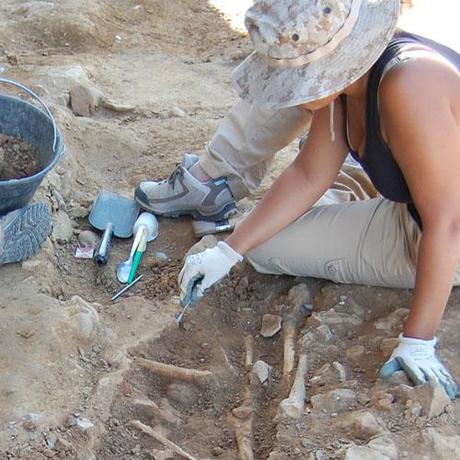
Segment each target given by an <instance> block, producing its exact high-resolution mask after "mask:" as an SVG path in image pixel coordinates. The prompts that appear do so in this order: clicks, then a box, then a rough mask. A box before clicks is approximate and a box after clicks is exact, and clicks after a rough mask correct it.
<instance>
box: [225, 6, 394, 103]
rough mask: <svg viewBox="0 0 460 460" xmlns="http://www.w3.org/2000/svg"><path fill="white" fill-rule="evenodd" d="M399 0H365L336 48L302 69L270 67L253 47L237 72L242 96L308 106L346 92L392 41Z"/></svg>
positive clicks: (234, 75) (234, 73)
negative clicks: (355, 18)
mask: <svg viewBox="0 0 460 460" xmlns="http://www.w3.org/2000/svg"><path fill="white" fill-rule="evenodd" d="M398 15H399V0H365V1H363V2H362V5H361V8H360V11H359V16H358V20H357V21H356V24H355V25H354V27H353V30H352V31H351V33H350V35H348V36H347V37H346V38H345V39H344V40H343V41H342V42H341V43H340V44H339V45H338V46H337V48H335V49H334V50H333V51H332V52H330V53H329V54H327V55H326V56H324V57H322V58H320V59H318V60H317V61H315V62H312V63H309V64H306V65H304V66H301V67H294V68H292V67H291V68H290V67H284V68H275V67H271V66H270V65H269V64H267V62H266V61H265V60H264V59H263V57H262V56H261V55H260V54H259V53H258V52H257V51H254V52H253V53H252V54H250V55H249V56H248V57H247V58H246V59H245V60H244V61H243V62H242V63H241V64H240V65H239V66H238V67H237V68H236V69H235V70H234V71H233V75H232V77H233V82H234V85H235V88H236V90H237V92H238V94H239V96H240V97H241V98H242V99H244V100H246V101H248V102H251V103H255V104H257V105H262V106H264V107H268V108H279V109H281V108H285V107H292V106H295V105H300V104H306V103H308V102H312V101H315V100H318V99H322V98H324V97H328V96H330V95H332V94H335V93H337V92H340V91H342V90H344V89H345V88H346V87H347V86H349V85H350V84H351V83H353V82H354V81H356V80H358V79H359V78H361V77H362V76H363V75H364V74H365V73H366V72H367V71H368V70H369V69H370V68H371V67H372V65H373V64H374V63H375V62H376V61H377V59H378V58H379V57H380V56H381V54H382V53H383V51H384V50H385V48H386V46H387V45H388V43H389V42H390V40H391V39H392V37H393V35H394V32H395V29H396V24H397V21H398Z"/></svg>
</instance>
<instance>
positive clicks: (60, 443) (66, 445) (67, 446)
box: [56, 437, 73, 452]
mask: <svg viewBox="0 0 460 460" xmlns="http://www.w3.org/2000/svg"><path fill="white" fill-rule="evenodd" d="M56 450H57V451H58V452H62V451H66V450H73V447H72V444H71V443H70V442H69V441H67V440H66V439H64V438H61V437H58V439H57V442H56Z"/></svg>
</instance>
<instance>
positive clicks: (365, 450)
mask: <svg viewBox="0 0 460 460" xmlns="http://www.w3.org/2000/svg"><path fill="white" fill-rule="evenodd" d="M345 460H388V457H387V456H386V455H383V454H381V453H380V452H378V451H376V450H374V449H371V448H370V447H367V446H352V447H350V448H349V449H348V450H347V453H346V454H345Z"/></svg>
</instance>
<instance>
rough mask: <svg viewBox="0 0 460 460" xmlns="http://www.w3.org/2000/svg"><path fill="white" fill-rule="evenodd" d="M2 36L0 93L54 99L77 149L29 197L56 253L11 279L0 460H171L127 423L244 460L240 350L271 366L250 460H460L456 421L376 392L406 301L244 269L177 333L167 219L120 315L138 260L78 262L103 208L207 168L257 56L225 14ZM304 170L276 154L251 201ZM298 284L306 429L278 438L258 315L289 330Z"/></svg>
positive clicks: (60, 15) (30, 6) (39, 15)
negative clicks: (240, 78) (204, 159)
mask: <svg viewBox="0 0 460 460" xmlns="http://www.w3.org/2000/svg"><path fill="white" fill-rule="evenodd" d="M446 1H448V0H446ZM421 3H422V0H421ZM454 3H455V2H454ZM213 4H215V5H219V4H220V6H222V7H225V2H222V1H217V0H216V1H215V2H214V3H213ZM227 6H228V5H227ZM424 8H426V6H424ZM414 11H415V10H414ZM423 11H426V10H423ZM414 14H415V13H414ZM423 14H424V15H425V16H424V17H426V14H427V13H426V12H424V13H423ZM411 21H414V19H413V18H412V19H411ZM0 22H1V27H0V48H1V50H2V51H3V54H2V56H1V57H0V65H1V66H2V67H4V68H5V69H6V70H5V73H4V76H6V77H7V78H10V79H14V80H18V81H20V82H22V83H25V84H27V85H29V86H30V87H31V88H32V89H34V90H35V91H36V92H37V93H38V94H39V95H41V96H42V97H43V98H44V100H46V102H47V103H48V104H49V105H50V108H51V110H52V112H53V113H54V115H55V116H56V119H57V121H58V124H59V127H60V129H61V131H62V134H63V137H64V140H65V144H66V146H67V154H66V156H65V158H63V160H62V161H61V163H60V164H59V166H58V167H57V168H56V169H55V170H54V171H53V172H52V173H51V174H50V175H49V176H48V178H47V179H46V181H45V182H44V183H43V184H42V186H41V188H40V190H39V192H38V194H37V196H36V199H45V200H47V201H48V202H49V203H50V204H51V205H52V206H53V210H54V218H55V226H54V231H53V235H52V236H51V238H50V240H49V241H48V242H47V244H46V245H45V248H44V249H43V250H42V251H41V252H40V254H39V255H37V256H36V257H34V258H33V259H31V260H30V261H27V262H25V263H23V264H18V265H14V266H8V267H2V268H0V279H1V283H0V372H1V374H0V376H1V377H0V458H1V459H3V458H26V459H34V460H35V459H42V458H52V457H56V458H62V459H81V460H83V459H84V460H86V459H87V460H89V459H103V460H106V459H107V460H108V459H134V458H136V459H138V458H141V459H152V458H153V459H160V458H180V457H177V455H176V457H174V456H173V455H172V454H171V453H168V450H167V449H165V448H164V446H162V445H161V444H159V443H158V442H157V441H154V440H153V439H152V438H151V437H149V436H148V435H145V434H141V433H140V432H139V430H137V429H134V428H133V427H132V426H130V425H129V422H130V421H131V420H133V419H136V420H140V421H141V422H142V423H144V424H145V425H146V426H153V427H154V428H155V429H156V430H157V431H159V432H161V433H163V434H164V435H165V436H167V437H168V438H169V439H171V440H172V441H174V442H176V443H177V444H179V445H180V446H182V448H183V449H185V450H186V451H187V452H189V453H191V454H193V455H194V456H195V457H197V458H200V459H204V458H221V459H236V458H238V448H237V444H236V442H235V436H234V433H233V426H234V425H233V424H232V423H231V420H230V419H229V414H230V413H231V411H232V409H234V408H235V407H237V406H240V405H241V403H242V401H243V396H244V394H243V392H244V387H245V384H246V380H247V378H246V376H245V368H244V366H243V365H242V356H243V353H244V340H243V337H244V336H245V335H248V334H250V335H252V336H253V337H254V342H255V355H256V356H255V359H256V360H257V359H260V360H263V361H264V362H266V363H267V364H269V365H270V366H271V372H270V377H269V379H268V383H266V384H265V385H256V384H253V385H252V386H251V387H252V391H253V392H254V407H255V416H254V423H253V430H254V436H253V442H254V458H256V459H265V458H268V457H269V455H270V453H271V456H270V458H271V459H272V460H273V459H285V458H286V459H287V458H289V459H291V458H292V459H297V458H298V459H304V458H311V459H329V458H331V459H333V458H347V459H348V460H353V459H355V460H356V459H358V458H359V459H361V458H362V459H366V460H367V459H381V460H385V459H389V458H417V459H430V460H431V459H446V460H451V459H455V458H460V428H459V423H460V406H459V404H458V403H457V402H454V403H453V404H451V405H448V406H447V407H445V408H444V406H443V409H442V410H441V412H442V413H441V415H437V416H433V417H431V416H429V415H428V413H427V412H428V411H429V408H428V409H427V406H426V405H424V404H425V402H426V400H427V399H428V400H429V401H431V399H430V398H429V397H427V396H426V395H425V396H423V395H421V394H414V393H413V392H412V390H410V389H408V388H407V387H405V386H401V383H407V382H405V381H404V379H403V377H402V376H400V377H399V379H400V380H399V381H397V382H393V383H389V384H385V385H384V384H382V383H380V382H379V381H378V378H377V371H378V369H379V368H380V365H381V364H382V363H383V362H384V360H385V359H386V357H387V356H388V354H389V352H390V350H391V346H392V345H393V344H394V342H393V341H392V340H391V339H392V338H394V337H396V336H397V334H398V333H399V331H400V328H401V324H402V319H403V317H404V316H405V314H407V307H408V304H409V299H410V292H409V291H400V290H390V289H373V288H369V287H366V286H338V285H334V284H332V283H329V282H324V281H321V280H310V279H307V280H304V279H296V280H294V279H289V278H287V277H267V276H261V275H258V274H256V273H254V272H253V271H252V270H251V269H250V268H248V267H245V266H242V267H241V268H239V269H237V270H236V271H235V273H233V274H232V276H231V277H230V279H229V280H227V281H226V282H225V283H223V284H222V287H221V288H220V289H219V291H218V292H215V293H213V294H212V295H211V296H209V298H208V299H206V300H205V301H204V302H203V303H202V305H200V307H199V308H197V309H196V310H194V311H193V312H190V314H189V315H188V316H187V319H186V323H185V330H178V329H177V328H175V326H174V315H175V314H176V312H177V309H178V304H177V302H178V299H177V287H176V277H177V273H178V271H179V269H180V266H181V261H182V258H183V256H184V254H185V252H186V251H187V249H188V248H189V247H190V246H191V245H192V244H193V243H194V242H195V241H196V240H195V239H194V237H193V233H192V230H191V225H190V221H189V220H187V219H180V220H175V221H170V220H164V219H161V220H160V236H159V238H158V239H157V240H156V241H155V242H153V243H151V244H150V245H149V247H148V252H147V254H146V257H145V258H144V260H143V266H142V272H143V273H144V276H145V278H144V281H143V282H142V283H140V284H139V285H138V286H136V287H135V288H134V289H133V290H132V291H131V293H130V294H129V295H127V296H125V297H123V298H121V299H120V300H119V301H117V302H116V303H111V302H110V297H111V296H112V294H113V293H114V292H115V291H117V290H118V289H119V288H120V285H119V284H118V282H117V281H116V278H115V275H114V270H115V267H116V264H117V263H118V262H119V261H121V260H124V259H125V258H126V257H127V254H128V252H129V245H130V242H129V241H121V240H117V241H114V245H113V250H112V256H111V260H110V262H109V264H108V265H107V266H106V267H104V268H98V267H96V266H95V265H94V264H93V263H92V262H91V261H88V260H81V259H76V258H75V257H74V252H75V248H76V244H77V243H76V241H77V240H76V237H77V235H78V234H79V233H80V232H81V231H82V230H86V229H89V228H90V227H89V224H88V221H87V216H88V212H89V210H90V207H91V204H92V201H93V200H94V198H95V196H96V194H97V191H98V190H100V189H101V188H106V189H109V190H113V191H118V192H120V193H123V194H125V195H127V196H130V195H131V194H132V190H133V187H134V186H135V184H136V183H137V182H138V181H139V180H140V179H143V178H145V177H152V178H163V177H165V176H166V175H167V174H168V173H169V172H170V171H171V170H172V168H173V167H174V165H175V163H176V162H177V161H179V159H180V158H181V155H182V153H183V152H184V151H187V150H193V151H197V152H200V151H202V150H203V146H204V145H205V143H206V142H207V140H208V139H209V137H210V136H211V135H212V133H213V131H214V130H215V128H216V126H217V123H218V121H219V120H220V119H221V118H222V117H223V116H224V115H225V114H226V112H227V111H228V110H229V109H230V108H231V106H232V105H233V104H234V102H235V101H236V95H235V93H234V91H233V89H232V86H231V81H230V73H231V69H232V68H233V67H234V66H235V65H236V64H237V63H238V62H239V61H240V60H241V59H243V58H244V57H245V56H246V55H247V54H248V53H249V52H250V49H251V48H250V45H249V43H248V40H247V37H245V36H244V35H243V34H242V33H241V32H238V31H235V30H234V29H232V28H231V27H230V22H229V21H228V19H227V18H226V17H224V16H223V15H222V13H221V12H219V11H217V10H216V9H215V8H214V7H212V6H211V5H210V4H209V3H208V2H207V1H205V0H175V1H167V0H138V1H135V0H110V1H109V0H99V1H94V0H81V1H80V2H75V1H73V0H61V1H59V2H54V1H28V2H23V1H18V0H4V1H3V2H2V3H1V5H0ZM417 27H420V28H421V29H423V27H425V26H424V25H423V24H422V25H420V24H417ZM444 33H445V31H444ZM450 37H451V36H450ZM451 39H452V37H451V38H449V39H448V40H451ZM446 40H447V39H446ZM76 85H82V86H83V87H85V88H92V91H93V94H96V95H97V97H95V100H97V99H99V101H110V103H109V104H107V103H103V102H102V103H101V104H99V106H97V107H94V108H93V110H92V111H91V112H92V113H91V114H90V116H84V117H77V116H75V115H74V114H73V113H72V111H71V110H70V108H69V107H68V103H69V92H70V91H71V90H72V88H74V87H75V86H76ZM101 95H102V97H101ZM96 105H97V104H96ZM295 154H296V146H295V145H292V146H290V147H288V148H287V149H285V150H284V151H283V152H280V154H279V155H278V157H277V159H276V162H275V164H274V165H273V168H272V170H271V171H270V174H269V176H268V177H267V179H266V181H265V183H264V186H263V187H262V190H261V192H260V193H257V194H256V195H255V197H253V199H252V200H254V199H257V198H258V197H260V196H261V194H262V193H263V190H265V189H266V187H267V186H268V184H270V182H271V181H272V180H273V178H274V177H276V176H277V175H278V174H279V172H280V171H281V170H282V169H283V168H284V167H285V166H286V164H287V163H288V162H289V161H290V160H291V159H292V158H293V157H294V155H295ZM252 202H253V201H247V202H245V203H243V204H244V206H250V205H251V204H252ZM301 282H305V283H306V284H307V285H308V288H309V289H310V292H311V294H312V296H313V304H314V308H315V313H314V314H313V316H312V317H311V318H308V319H306V320H304V321H301V322H300V324H299V342H298V344H297V351H303V352H306V354H307V360H308V376H307V380H306V384H307V394H306V402H307V403H306V407H305V410H304V411H303V412H302V415H301V417H300V419H298V420H294V421H293V420H290V419H287V420H286V419H283V420H278V419H276V418H275V414H276V413H277V411H278V404H279V402H280V401H281V400H282V399H283V398H286V397H287V394H288V387H287V385H286V382H285V381H284V380H283V379H282V368H283V344H282V340H283V339H282V334H280V333H277V334H276V335H275V336H274V337H272V338H268V339H267V338H264V337H262V336H261V335H260V327H261V321H262V316H263V315H264V314H266V313H271V314H275V315H279V316H280V317H282V318H283V320H284V321H285V322H286V321H287V319H288V314H289V313H290V312H292V311H293V308H294V307H295V305H296V302H297V301H296V300H293V298H292V293H291V297H290V298H288V297H287V293H288V291H289V289H290V288H291V287H292V286H294V285H297V284H299V283H301ZM291 292H292V291H291ZM302 292H303V294H302V295H303V298H302V299H303V300H302V302H305V301H307V300H308V299H307V298H306V293H305V291H302ZM298 297H299V296H298ZM300 297H302V296H300ZM459 301H460V299H459V295H458V291H457V290H455V291H454V292H453V295H452V298H451V301H450V304H449V309H448V312H447V314H446V317H445V320H444V321H443V324H442V327H441V330H440V333H439V336H440V338H441V344H442V349H441V356H442V357H443V359H444V360H445V361H446V363H447V364H448V366H449V367H450V369H451V370H452V371H453V373H454V374H455V375H456V376H458V377H459V378H460V361H459V360H458V354H459V353H460V344H459V341H458V339H457V331H458V329H459V326H460V313H459ZM302 302H301V303H302ZM297 303H298V302H297ZM134 357H144V358H148V359H152V360H157V361H162V362H165V363H170V364H174V365H178V366H183V367H189V368H194V369H200V370H209V371H212V372H213V374H214V377H213V381H212V382H211V383H210V384H206V385H195V384H183V383H178V382H172V383H171V382H168V381H166V380H164V379H163V378H160V377H158V376H154V375H152V374H150V373H149V372H147V371H145V370H143V369H141V368H140V367H139V366H138V365H137V364H136V363H134ZM334 363H338V364H334ZM330 391H333V392H334V393H330ZM337 392H339V393H337ZM146 398H148V399H149V400H150V401H153V402H154V403H155V404H157V405H158V406H160V408H161V410H159V409H152V408H151V407H150V408H149V407H148V405H146V403H145V400H146ZM139 400H142V401H144V403H142V404H141V403H140V402H139ZM436 401H437V402H439V401H438V400H437V399H436ZM439 403H440V404H441V403H442V398H441V402H439ZM159 414H160V415H159ZM165 414H166V415H165ZM350 417H351V418H350Z"/></svg>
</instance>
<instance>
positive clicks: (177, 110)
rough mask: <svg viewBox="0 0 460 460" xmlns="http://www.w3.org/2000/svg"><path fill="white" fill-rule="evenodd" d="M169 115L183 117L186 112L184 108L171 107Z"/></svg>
mask: <svg viewBox="0 0 460 460" xmlns="http://www.w3.org/2000/svg"><path fill="white" fill-rule="evenodd" d="M171 115H172V116H173V117H178V118H184V117H185V115H186V113H185V110H183V109H181V108H180V107H173V108H172V109H171Z"/></svg>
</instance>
